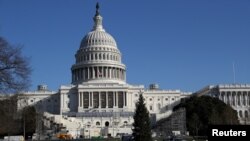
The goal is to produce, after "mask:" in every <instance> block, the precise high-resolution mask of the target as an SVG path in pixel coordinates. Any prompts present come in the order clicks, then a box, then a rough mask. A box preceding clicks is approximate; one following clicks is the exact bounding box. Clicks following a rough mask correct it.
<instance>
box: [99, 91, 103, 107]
mask: <svg viewBox="0 0 250 141" xmlns="http://www.w3.org/2000/svg"><path fill="white" fill-rule="evenodd" d="M98 93H99V108H101V107H102V106H101V92H98Z"/></svg>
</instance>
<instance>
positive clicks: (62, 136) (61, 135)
mask: <svg viewBox="0 0 250 141" xmlns="http://www.w3.org/2000/svg"><path fill="white" fill-rule="evenodd" d="M56 137H57V138H58V139H62V140H70V139H73V137H72V135H71V134H67V133H58V134H57V135H56Z"/></svg>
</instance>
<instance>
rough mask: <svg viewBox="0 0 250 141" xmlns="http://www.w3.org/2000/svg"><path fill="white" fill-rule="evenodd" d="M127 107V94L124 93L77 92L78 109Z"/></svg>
mask: <svg viewBox="0 0 250 141" xmlns="http://www.w3.org/2000/svg"><path fill="white" fill-rule="evenodd" d="M126 106H127V93H126V92H124V91H89V92H84V91H83V92H78V109H88V108H124V107H126Z"/></svg>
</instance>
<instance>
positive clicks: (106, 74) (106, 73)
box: [105, 67, 108, 78]
mask: <svg viewBox="0 0 250 141" xmlns="http://www.w3.org/2000/svg"><path fill="white" fill-rule="evenodd" d="M105 78H108V67H105Z"/></svg>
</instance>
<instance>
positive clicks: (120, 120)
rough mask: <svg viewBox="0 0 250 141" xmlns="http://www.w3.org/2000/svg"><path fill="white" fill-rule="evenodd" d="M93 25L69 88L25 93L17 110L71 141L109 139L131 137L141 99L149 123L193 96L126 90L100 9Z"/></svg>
mask: <svg viewBox="0 0 250 141" xmlns="http://www.w3.org/2000/svg"><path fill="white" fill-rule="evenodd" d="M93 19H94V26H93V28H92V30H91V31H90V32H89V33H87V34H86V35H85V36H84V37H83V39H82V41H81V43H80V48H79V49H78V50H77V52H76V54H75V64H73V65H72V67H71V72H72V82H71V84H70V85H65V86H61V87H60V88H59V90H58V91H57V92H55V91H48V89H47V86H46V85H39V86H38V90H37V91H33V92H24V93H23V94H22V95H20V96H19V101H18V108H19V109H21V108H23V107H25V106H27V105H34V106H35V107H36V109H37V111H38V112H40V113H42V114H43V116H44V117H45V118H46V119H49V120H50V121H49V122H48V126H51V125H50V123H51V122H53V124H56V125H60V127H64V128H66V130H68V131H69V133H70V134H72V135H73V136H74V138H76V137H79V136H80V135H82V136H84V137H85V138H88V137H91V136H107V135H108V134H110V135H111V136H116V135H119V134H123V133H128V134H130V133H132V130H131V128H132V123H133V114H134V111H135V103H136V102H137V100H138V98H139V95H140V94H142V95H143V97H144V98H145V102H146V106H147V108H148V111H149V113H150V117H151V119H152V123H154V122H156V121H158V120H160V119H162V118H165V117H168V116H170V115H171V114H172V108H173V107H174V106H175V105H177V104H178V103H179V102H180V99H181V98H185V97H188V96H190V95H191V93H185V92H181V91H180V90H161V89H159V86H158V85H157V84H151V85H150V86H149V88H145V87H144V86H143V85H130V84H128V83H127V82H126V65H125V64H123V63H122V55H121V52H120V51H119V49H118V46H117V43H116V41H115V39H114V38H113V37H112V36H111V35H110V34H109V33H107V32H106V31H105V29H104V27H103V24H102V21H103V18H102V16H101V15H100V13H99V6H98V5H97V6H96V13H95V15H94V18H93ZM242 88H243V87H242ZM235 89H239V88H238V86H236V85H231V87H230V89H227V93H223V92H221V93H220V95H216V96H218V98H219V99H221V100H224V99H225V97H226V96H228V97H231V96H233V98H234V96H235V95H236V93H235V95H234V93H232V94H231V93H230V94H231V95H230V94H228V92H229V91H235ZM210 92H212V91H210V88H209V89H202V90H201V91H198V92H197V93H198V94H200V95H207V94H209V93H210ZM244 92H245V93H244ZM244 92H243V96H242V97H241V95H240V94H241V93H240V94H238V93H237V95H238V97H239V98H238V101H239V99H240V100H241V99H242V98H243V99H244V98H246V100H245V103H246V104H245V105H240V106H232V107H233V108H234V109H235V110H237V111H238V113H239V118H240V120H241V121H243V119H249V116H248V115H249V112H250V111H249V107H250V106H249V105H250V87H249V85H244ZM225 94H227V95H225ZM244 94H245V95H244ZM233 98H226V99H227V101H225V100H224V102H226V103H228V102H231V101H229V100H231V99H233ZM243 101H244V100H243ZM232 102H233V101H232ZM232 102H231V103H232ZM235 103H236V102H235ZM239 103H240V102H239ZM242 111H244V114H242ZM241 123H243V122H241ZM45 124H46V122H45Z"/></svg>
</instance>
